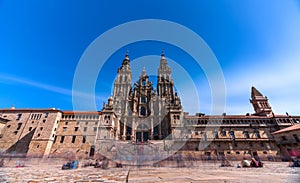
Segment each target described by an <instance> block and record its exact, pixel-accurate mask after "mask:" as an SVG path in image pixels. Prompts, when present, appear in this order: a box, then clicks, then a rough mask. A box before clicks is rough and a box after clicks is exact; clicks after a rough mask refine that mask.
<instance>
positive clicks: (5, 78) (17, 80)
mask: <svg viewBox="0 0 300 183" xmlns="http://www.w3.org/2000/svg"><path fill="white" fill-rule="evenodd" d="M0 82H2V83H6V84H22V85H26V86H31V87H35V88H39V89H43V90H46V91H49V92H53V93H58V94H62V95H67V96H73V97H74V96H76V97H80V98H90V97H92V96H93V95H94V94H90V93H84V92H80V91H73V90H72V89H67V88H62V87H57V86H53V85H50V84H45V83H40V82H37V81H33V80H29V79H26V78H22V77H18V76H12V75H7V74H3V73H0ZM95 98H96V100H103V97H99V96H95Z"/></svg>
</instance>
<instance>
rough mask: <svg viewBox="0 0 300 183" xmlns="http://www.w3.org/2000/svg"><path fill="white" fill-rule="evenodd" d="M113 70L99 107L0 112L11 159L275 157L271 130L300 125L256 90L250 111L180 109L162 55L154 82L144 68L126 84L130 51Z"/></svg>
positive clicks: (1, 135)
mask: <svg viewBox="0 0 300 183" xmlns="http://www.w3.org/2000/svg"><path fill="white" fill-rule="evenodd" d="M117 71H118V72H117V77H116V79H115V81H114V85H113V92H112V96H111V97H109V98H108V101H107V103H105V104H104V105H103V109H102V110H101V111H77V112H76V111H62V110H57V109H15V108H11V109H2V110H0V149H1V150H2V151H3V152H4V153H5V154H6V155H9V156H11V155H27V156H44V157H57V156H69V155H71V154H73V155H76V156H78V157H90V156H94V155H95V154H103V155H108V156H110V157H111V158H113V157H114V158H115V157H118V156H121V155H124V156H126V157H127V156H132V155H137V154H144V155H145V154H147V156H148V155H149V156H151V155H154V156H162V157H166V156H168V155H169V154H170V153H174V152H176V151H181V152H182V153H184V154H186V153H192V154H193V155H195V156H197V157H201V158H202V159H203V158H205V159H212V158H220V156H227V157H232V158H241V157H243V156H244V155H245V154H250V155H253V156H256V155H258V156H260V157H261V158H268V157H274V156H277V155H278V154H280V153H279V150H280V147H278V146H277V143H276V141H275V140H276V139H275V138H274V135H275V134H276V133H275V134H273V132H275V131H278V130H281V129H283V128H286V127H291V126H294V125H297V124H298V123H300V116H290V115H276V114H274V113H273V111H272V108H271V106H270V104H269V102H268V98H267V97H265V96H263V95H262V94H261V93H260V92H259V91H258V90H257V89H256V88H255V87H252V88H251V100H250V103H251V104H252V105H253V108H254V111H255V112H254V113H253V114H249V113H247V114H245V115H226V113H223V114H220V115H205V114H202V113H197V114H196V115H190V114H189V113H187V112H184V111H183V108H182V105H181V100H180V98H179V96H178V95H177V94H176V92H175V89H174V88H175V83H174V80H173V79H172V75H171V73H172V72H171V68H170V67H169V66H168V62H167V60H166V58H165V55H164V53H162V55H161V59H160V65H159V68H158V72H157V81H156V83H157V85H156V87H155V86H153V82H152V81H150V79H149V76H148V75H147V73H146V69H143V70H142V72H141V74H140V76H139V78H138V80H137V81H136V82H134V83H132V71H131V67H130V59H129V56H128V54H126V56H125V58H124V59H123V62H122V65H121V67H120V68H118V70H117ZM124 152H127V153H124ZM147 158H149V157H147Z"/></svg>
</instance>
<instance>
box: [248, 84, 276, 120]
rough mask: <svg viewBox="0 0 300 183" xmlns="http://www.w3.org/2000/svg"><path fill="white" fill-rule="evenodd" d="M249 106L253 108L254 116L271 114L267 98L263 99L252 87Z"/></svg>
mask: <svg viewBox="0 0 300 183" xmlns="http://www.w3.org/2000/svg"><path fill="white" fill-rule="evenodd" d="M250 102H251V104H252V105H253V108H254V111H255V113H254V115H258V116H269V115H270V114H272V108H271V106H270V104H269V102H268V98H267V97H264V96H263V95H262V94H261V93H260V92H259V91H258V90H257V89H256V88H255V87H254V86H252V88H251V99H250Z"/></svg>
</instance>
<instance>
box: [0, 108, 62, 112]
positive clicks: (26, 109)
mask: <svg viewBox="0 0 300 183" xmlns="http://www.w3.org/2000/svg"><path fill="white" fill-rule="evenodd" d="M50 111H55V112H61V110H60V109H56V108H36V109H35V108H20V109H16V108H14V107H12V108H7V109H0V112H50Z"/></svg>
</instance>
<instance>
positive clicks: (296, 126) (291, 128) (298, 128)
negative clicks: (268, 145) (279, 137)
mask: <svg viewBox="0 0 300 183" xmlns="http://www.w3.org/2000/svg"><path fill="white" fill-rule="evenodd" d="M294 130H300V124H296V125H293V126H290V127H287V128H284V129H281V130H278V131H276V132H274V133H273V134H279V133H283V132H289V131H294Z"/></svg>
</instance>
